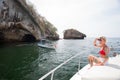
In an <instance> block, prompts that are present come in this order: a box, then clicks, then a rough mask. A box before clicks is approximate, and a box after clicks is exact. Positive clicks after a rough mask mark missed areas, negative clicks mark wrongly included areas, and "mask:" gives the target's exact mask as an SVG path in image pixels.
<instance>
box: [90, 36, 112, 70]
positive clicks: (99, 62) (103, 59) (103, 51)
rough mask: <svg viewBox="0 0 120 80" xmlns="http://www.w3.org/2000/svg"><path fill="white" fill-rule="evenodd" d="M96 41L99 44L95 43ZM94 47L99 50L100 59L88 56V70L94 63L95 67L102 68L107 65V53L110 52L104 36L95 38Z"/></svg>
mask: <svg viewBox="0 0 120 80" xmlns="http://www.w3.org/2000/svg"><path fill="white" fill-rule="evenodd" d="M97 41H98V42H99V43H97ZM94 46H95V47H98V48H100V51H99V55H100V58H99V57H96V56H93V55H89V57H88V61H89V63H90V68H91V67H92V66H93V64H94V63H95V65H96V66H103V65H105V64H106V63H107V61H108V59H109V57H108V53H109V51H110V50H109V47H108V46H107V45H106V38H105V37H104V36H102V37H99V38H96V39H95V40H94ZM90 68H89V69H90Z"/></svg>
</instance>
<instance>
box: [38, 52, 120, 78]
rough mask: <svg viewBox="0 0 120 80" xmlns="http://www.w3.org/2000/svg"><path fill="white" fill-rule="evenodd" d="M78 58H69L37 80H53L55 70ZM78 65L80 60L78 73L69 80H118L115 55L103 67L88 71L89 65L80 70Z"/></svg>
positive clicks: (119, 66)
mask: <svg viewBox="0 0 120 80" xmlns="http://www.w3.org/2000/svg"><path fill="white" fill-rule="evenodd" d="M81 53H85V52H81ZM78 56H81V55H80V54H79V53H78V54H76V55H75V56H72V57H71V58H69V59H67V60H66V61H64V62H63V63H61V64H60V65H58V66H57V67H56V68H54V69H52V70H51V71H49V72H48V73H46V74H45V75H43V76H42V77H41V78H40V79H39V80H44V79H45V78H46V77H48V76H50V75H51V79H50V80H53V77H54V73H55V71H56V70H58V69H59V68H61V67H62V66H63V65H65V64H66V63H68V62H69V61H71V60H73V59H74V58H76V57H78ZM80 63H81V59H79V64H78V72H77V73H76V74H75V75H73V77H72V78H70V80H120V55H117V56H116V57H110V58H109V61H108V64H107V65H105V66H93V67H92V68H90V69H88V68H89V67H90V65H89V64H87V65H86V66H85V67H83V68H82V69H81V70H80Z"/></svg>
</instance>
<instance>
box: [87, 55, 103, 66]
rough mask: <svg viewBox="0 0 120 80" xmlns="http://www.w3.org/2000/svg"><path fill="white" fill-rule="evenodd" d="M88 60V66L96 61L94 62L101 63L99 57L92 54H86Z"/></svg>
mask: <svg viewBox="0 0 120 80" xmlns="http://www.w3.org/2000/svg"><path fill="white" fill-rule="evenodd" d="M88 61H89V63H90V68H91V67H92V66H93V63H96V64H98V63H101V61H100V59H99V58H97V57H95V56H93V55H90V56H88Z"/></svg>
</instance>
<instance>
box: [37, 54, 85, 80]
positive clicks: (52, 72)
mask: <svg viewBox="0 0 120 80" xmlns="http://www.w3.org/2000/svg"><path fill="white" fill-rule="evenodd" d="M82 53H84V52H82ZM82 53H78V54H76V55H74V56H72V57H70V58H69V59H67V60H66V61H64V62H63V63H61V64H60V65H58V66H57V67H56V68H54V69H53V70H51V71H50V72H48V73H47V74H45V75H44V76H42V77H41V78H40V79H39V80H43V79H45V78H47V77H48V76H49V75H51V79H50V80H53V77H54V72H55V71H56V70H58V69H59V68H61V67H62V66H63V65H65V64H66V63H68V62H69V61H71V60H73V59H74V58H76V57H78V56H79V63H78V71H79V70H80V64H81V56H80V55H81V54H82ZM82 63H84V62H82Z"/></svg>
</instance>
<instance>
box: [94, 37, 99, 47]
mask: <svg viewBox="0 0 120 80" xmlns="http://www.w3.org/2000/svg"><path fill="white" fill-rule="evenodd" d="M97 40H98V38H95V40H94V46H97V44H96V42H97Z"/></svg>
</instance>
